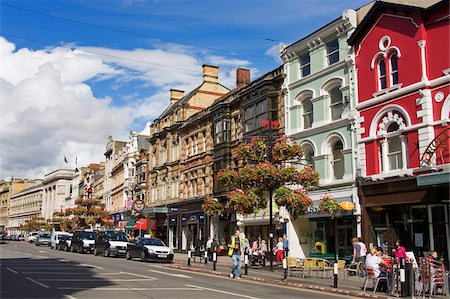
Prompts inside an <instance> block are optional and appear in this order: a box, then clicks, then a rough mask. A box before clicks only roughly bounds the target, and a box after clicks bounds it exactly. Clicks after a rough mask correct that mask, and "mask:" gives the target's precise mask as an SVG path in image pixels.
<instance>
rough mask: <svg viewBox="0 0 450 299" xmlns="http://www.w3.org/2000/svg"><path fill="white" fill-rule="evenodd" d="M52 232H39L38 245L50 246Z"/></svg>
mask: <svg viewBox="0 0 450 299" xmlns="http://www.w3.org/2000/svg"><path fill="white" fill-rule="evenodd" d="M50 236H51V234H50V232H39V234H38V236H37V238H36V246H41V245H45V246H50Z"/></svg>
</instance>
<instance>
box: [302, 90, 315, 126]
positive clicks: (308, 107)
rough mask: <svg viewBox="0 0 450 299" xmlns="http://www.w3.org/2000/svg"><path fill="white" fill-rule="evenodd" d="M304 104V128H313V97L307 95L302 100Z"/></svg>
mask: <svg viewBox="0 0 450 299" xmlns="http://www.w3.org/2000/svg"><path fill="white" fill-rule="evenodd" d="M302 106H303V129H308V128H311V126H312V123H313V121H314V118H313V105H312V103H311V97H307V98H305V99H304V100H303V101H302Z"/></svg>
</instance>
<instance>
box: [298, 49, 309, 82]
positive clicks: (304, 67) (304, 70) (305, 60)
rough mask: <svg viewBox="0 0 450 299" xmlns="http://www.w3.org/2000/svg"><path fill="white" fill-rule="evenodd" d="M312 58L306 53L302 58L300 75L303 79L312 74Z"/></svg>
mask: <svg viewBox="0 0 450 299" xmlns="http://www.w3.org/2000/svg"><path fill="white" fill-rule="evenodd" d="M310 59H311V58H310V57H309V53H305V54H303V55H302V56H300V74H301V75H302V77H306V76H308V75H309V74H310V73H311V60H310Z"/></svg>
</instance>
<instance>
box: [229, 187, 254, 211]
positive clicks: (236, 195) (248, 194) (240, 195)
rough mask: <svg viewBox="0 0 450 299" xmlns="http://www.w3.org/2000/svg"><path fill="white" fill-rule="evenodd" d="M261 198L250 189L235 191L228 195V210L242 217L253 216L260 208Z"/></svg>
mask: <svg viewBox="0 0 450 299" xmlns="http://www.w3.org/2000/svg"><path fill="white" fill-rule="evenodd" d="M260 201H261V197H260V196H259V195H258V194H257V193H256V192H255V191H254V190H252V189H248V190H246V191H245V192H244V191H243V190H242V189H235V190H233V191H231V192H230V193H229V194H228V202H229V205H230V208H231V209H233V210H235V211H236V212H238V213H240V214H244V215H248V214H253V213H255V212H256V210H257V209H258V207H259V206H261V203H260Z"/></svg>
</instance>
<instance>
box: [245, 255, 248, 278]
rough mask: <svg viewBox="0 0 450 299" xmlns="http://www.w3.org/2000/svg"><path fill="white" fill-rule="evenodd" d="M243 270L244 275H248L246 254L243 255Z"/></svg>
mask: <svg viewBox="0 0 450 299" xmlns="http://www.w3.org/2000/svg"><path fill="white" fill-rule="evenodd" d="M244 267H245V268H244V270H245V272H244V273H245V275H248V253H244Z"/></svg>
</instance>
